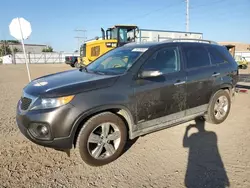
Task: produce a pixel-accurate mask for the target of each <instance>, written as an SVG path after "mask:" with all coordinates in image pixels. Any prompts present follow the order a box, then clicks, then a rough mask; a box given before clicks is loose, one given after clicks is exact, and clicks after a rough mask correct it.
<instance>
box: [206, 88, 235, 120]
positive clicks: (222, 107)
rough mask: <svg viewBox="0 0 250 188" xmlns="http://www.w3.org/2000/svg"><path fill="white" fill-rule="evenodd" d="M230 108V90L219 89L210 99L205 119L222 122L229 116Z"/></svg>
mask: <svg viewBox="0 0 250 188" xmlns="http://www.w3.org/2000/svg"><path fill="white" fill-rule="evenodd" d="M230 108H231V100H230V96H229V92H227V91H225V90H219V91H218V92H216V93H215V95H214V96H213V98H212V99H211V101H210V104H209V107H208V112H207V114H206V115H205V119H206V121H208V122H209V123H213V124H220V123H222V122H223V121H225V119H226V118H227V116H228V114H229V111H230Z"/></svg>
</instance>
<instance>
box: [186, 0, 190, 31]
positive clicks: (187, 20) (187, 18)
mask: <svg viewBox="0 0 250 188" xmlns="http://www.w3.org/2000/svg"><path fill="white" fill-rule="evenodd" d="M186 4H187V10H186V32H189V0H186Z"/></svg>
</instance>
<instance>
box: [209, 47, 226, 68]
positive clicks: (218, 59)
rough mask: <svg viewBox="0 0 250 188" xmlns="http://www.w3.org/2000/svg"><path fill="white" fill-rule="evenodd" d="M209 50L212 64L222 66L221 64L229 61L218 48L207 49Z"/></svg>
mask: <svg viewBox="0 0 250 188" xmlns="http://www.w3.org/2000/svg"><path fill="white" fill-rule="evenodd" d="M207 50H208V52H209V55H210V59H211V63H212V64H220V63H224V62H226V61H227V60H226V59H225V58H224V57H223V55H222V54H221V53H220V52H219V51H218V50H217V49H216V48H213V47H210V46H209V47H207Z"/></svg>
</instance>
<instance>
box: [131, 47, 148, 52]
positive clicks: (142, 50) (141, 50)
mask: <svg viewBox="0 0 250 188" xmlns="http://www.w3.org/2000/svg"><path fill="white" fill-rule="evenodd" d="M147 49H148V48H134V49H133V50H132V52H146V51H147Z"/></svg>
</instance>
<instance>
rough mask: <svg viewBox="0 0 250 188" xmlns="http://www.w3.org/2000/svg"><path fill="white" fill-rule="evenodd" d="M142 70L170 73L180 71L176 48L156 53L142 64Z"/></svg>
mask: <svg viewBox="0 0 250 188" xmlns="http://www.w3.org/2000/svg"><path fill="white" fill-rule="evenodd" d="M143 69H144V70H151V69H152V70H159V71H161V72H163V73H171V72H176V71H179V70H180V58H179V53H178V48H164V49H161V50H159V51H157V52H156V53H154V55H153V56H151V58H150V59H149V60H148V61H147V62H146V63H145V64H144V66H143Z"/></svg>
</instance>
